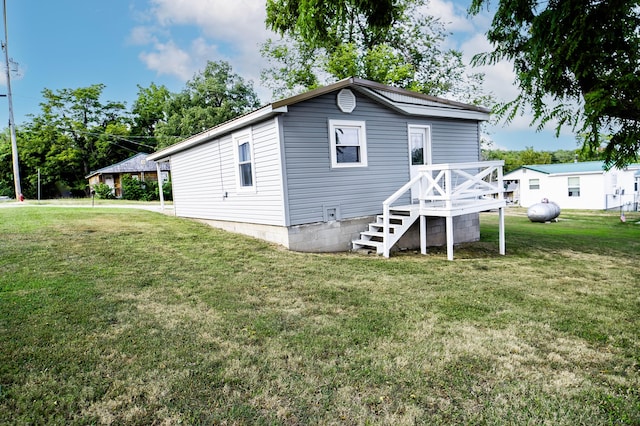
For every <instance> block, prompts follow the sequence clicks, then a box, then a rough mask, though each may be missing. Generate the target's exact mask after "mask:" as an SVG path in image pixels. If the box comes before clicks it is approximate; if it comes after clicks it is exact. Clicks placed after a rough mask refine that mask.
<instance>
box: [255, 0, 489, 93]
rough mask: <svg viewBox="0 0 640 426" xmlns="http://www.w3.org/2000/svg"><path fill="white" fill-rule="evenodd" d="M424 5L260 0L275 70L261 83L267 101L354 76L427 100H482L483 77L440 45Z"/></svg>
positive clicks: (405, 0) (438, 30)
mask: <svg viewBox="0 0 640 426" xmlns="http://www.w3.org/2000/svg"><path fill="white" fill-rule="evenodd" d="M427 12H428V0H398V1H390V0H387V1H374V0H322V1H320V0H304V1H303V0H267V19H266V23H267V26H268V27H269V28H270V29H272V30H274V31H276V32H277V33H279V34H280V35H281V36H282V40H278V41H274V40H269V41H268V42H267V43H265V44H264V45H263V49H262V52H263V55H264V56H265V57H267V58H269V59H270V60H271V61H272V63H273V64H274V66H272V67H271V68H269V69H267V70H265V71H264V72H263V81H264V83H265V84H266V85H267V86H270V87H271V88H272V89H273V92H274V96H286V95H291V94H294V93H296V92H300V91H303V90H308V89H313V88H315V87H317V86H319V85H320V84H323V83H325V82H330V81H335V80H339V79H342V78H346V77H352V76H353V77H360V78H365V79H369V80H373V81H377V82H380V83H384V84H389V85H393V86H397V87H402V88H406V89H410V90H415V91H418V92H422V93H427V94H431V95H434V96H448V97H452V98H455V99H457V100H461V101H465V102H472V103H478V104H480V103H484V104H486V103H487V102H488V101H489V99H488V98H487V97H484V96H482V93H481V83H482V77H483V76H482V75H480V74H470V73H468V72H467V68H466V67H465V65H464V63H463V60H462V55H461V54H460V52H458V51H455V50H451V49H445V48H443V45H444V43H443V42H444V40H445V39H446V37H447V32H446V31H445V27H444V25H443V24H442V23H441V22H440V21H439V20H437V19H435V18H433V17H432V16H429V15H428V13H427Z"/></svg>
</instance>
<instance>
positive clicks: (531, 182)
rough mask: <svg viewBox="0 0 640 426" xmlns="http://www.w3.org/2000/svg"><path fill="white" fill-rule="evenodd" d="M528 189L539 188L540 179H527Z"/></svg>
mask: <svg viewBox="0 0 640 426" xmlns="http://www.w3.org/2000/svg"><path fill="white" fill-rule="evenodd" d="M529 189H531V190H534V189H540V179H529Z"/></svg>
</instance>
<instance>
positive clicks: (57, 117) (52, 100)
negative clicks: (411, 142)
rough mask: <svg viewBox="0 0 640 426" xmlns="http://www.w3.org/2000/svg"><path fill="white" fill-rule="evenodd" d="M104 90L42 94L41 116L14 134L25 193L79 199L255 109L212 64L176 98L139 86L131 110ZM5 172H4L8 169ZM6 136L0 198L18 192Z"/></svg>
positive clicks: (223, 67) (223, 68) (227, 73)
mask: <svg viewBox="0 0 640 426" xmlns="http://www.w3.org/2000/svg"><path fill="white" fill-rule="evenodd" d="M104 89H105V85H104V84H94V85H91V86H88V87H79V88H67V89H60V90H52V89H44V90H43V91H42V96H43V101H42V102H41V104H40V107H41V110H40V112H39V113H38V114H36V115H32V116H31V118H30V120H29V121H27V122H26V123H25V124H23V125H21V126H19V127H18V129H16V134H17V143H18V150H19V152H20V169H21V176H22V182H21V183H22V192H23V193H24V195H25V196H26V197H28V198H35V197H36V194H37V192H38V187H37V184H38V171H40V172H41V173H40V176H41V192H42V196H43V197H47V198H49V197H59V196H65V195H73V196H82V195H86V194H87V193H88V191H87V190H88V188H87V180H86V176H87V175H88V174H89V173H90V172H91V171H94V170H97V169H100V168H102V167H106V166H109V165H111V164H114V163H117V162H119V161H122V160H124V159H126V158H128V157H131V156H132V155H134V154H136V153H138V152H151V151H153V150H154V149H156V148H157V147H158V146H165V145H169V144H172V143H175V142H178V141H179V140H180V139H183V138H185V137H188V136H191V135H193V134H195V133H199V132H201V131H202V130H204V129H206V128H209V127H213V126H215V125H217V124H220V123H222V122H224V121H227V120H230V119H232V118H235V117H236V116H238V115H240V114H243V113H245V112H247V111H248V110H250V109H253V108H255V107H257V106H258V97H257V95H256V93H255V92H254V90H253V86H252V83H251V82H245V81H244V79H242V78H241V77H240V76H238V75H236V74H234V73H232V70H231V67H230V66H229V64H227V63H226V62H209V63H208V64H207V66H206V68H205V69H204V70H203V71H202V72H200V73H198V74H196V75H195V76H194V78H193V79H192V80H190V81H189V82H187V83H186V85H185V89H184V90H183V91H182V92H180V93H177V94H174V93H171V92H170V91H169V90H168V89H167V88H166V87H164V86H158V85H156V84H154V83H151V85H150V86H149V87H146V88H145V87H141V86H138V97H137V99H136V100H135V101H134V103H133V106H132V108H131V110H130V111H128V110H127V108H126V105H125V104H124V102H114V101H103V100H102V94H103V91H104ZM5 165H6V167H5ZM11 170H12V169H11V146H10V139H9V134H8V132H6V131H5V132H4V133H2V134H0V195H5V194H11V193H12V192H13V190H12V188H13V175H12V174H11Z"/></svg>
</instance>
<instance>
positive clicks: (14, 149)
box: [2, 0, 22, 200]
mask: <svg viewBox="0 0 640 426" xmlns="http://www.w3.org/2000/svg"><path fill="white" fill-rule="evenodd" d="M2 5H3V15H4V43H2V48H3V49H4V58H5V61H6V64H7V100H8V101H9V130H10V132H11V155H12V157H13V184H14V186H15V190H16V200H19V199H20V198H21V195H22V188H21V187H20V168H19V167H20V166H19V163H18V143H17V142H16V126H15V123H14V121H13V99H12V97H11V70H10V69H9V47H8V46H7V44H8V43H9V41H8V31H7V0H3V2H2Z"/></svg>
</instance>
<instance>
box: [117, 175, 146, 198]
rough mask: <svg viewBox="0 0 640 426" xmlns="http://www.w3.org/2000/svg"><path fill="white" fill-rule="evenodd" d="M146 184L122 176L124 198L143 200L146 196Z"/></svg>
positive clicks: (127, 176)
mask: <svg viewBox="0 0 640 426" xmlns="http://www.w3.org/2000/svg"><path fill="white" fill-rule="evenodd" d="M143 185H144V182H140V181H139V180H137V179H134V178H132V177H131V175H122V198H123V199H125V200H142V197H143V196H144V187H143Z"/></svg>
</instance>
